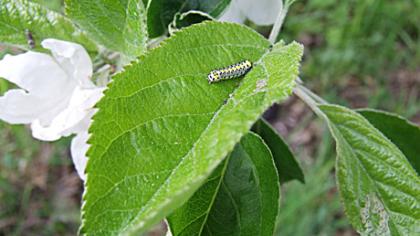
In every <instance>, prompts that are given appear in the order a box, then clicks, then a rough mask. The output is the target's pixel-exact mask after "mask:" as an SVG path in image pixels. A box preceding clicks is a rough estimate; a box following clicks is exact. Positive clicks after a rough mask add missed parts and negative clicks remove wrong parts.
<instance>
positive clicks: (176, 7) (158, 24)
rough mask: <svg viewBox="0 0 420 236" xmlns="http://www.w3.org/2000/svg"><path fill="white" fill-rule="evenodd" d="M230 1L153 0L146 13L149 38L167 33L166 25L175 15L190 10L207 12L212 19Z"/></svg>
mask: <svg viewBox="0 0 420 236" xmlns="http://www.w3.org/2000/svg"><path fill="white" fill-rule="evenodd" d="M230 1H231V0H204V1H203V0H201V1H199V0H187V1H181V0H175V1H174V0H153V1H150V3H149V5H148V11H147V26H148V32H149V34H150V37H152V38H154V37H159V36H161V35H162V34H164V33H165V32H166V31H167V28H168V25H169V24H170V23H171V22H172V21H173V20H174V16H175V15H176V14H177V13H186V12H188V11H191V10H196V11H202V12H207V13H208V14H209V15H211V16H213V17H217V16H219V15H220V14H221V13H222V12H223V10H224V9H225V8H226V7H227V6H228V5H229V3H230Z"/></svg>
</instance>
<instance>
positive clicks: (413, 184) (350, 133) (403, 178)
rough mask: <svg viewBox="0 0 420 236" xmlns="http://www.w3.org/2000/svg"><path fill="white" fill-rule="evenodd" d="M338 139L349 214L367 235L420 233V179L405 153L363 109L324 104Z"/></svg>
mask: <svg viewBox="0 0 420 236" xmlns="http://www.w3.org/2000/svg"><path fill="white" fill-rule="evenodd" d="M320 109H321V110H322V111H323V112H324V113H325V115H326V116H327V119H328V124H329V127H330V129H331V132H332V134H333V136H334V138H335V140H336V142H337V180H338V187H339V191H340V195H341V197H342V199H343V203H344V207H345V211H346V214H347V215H348V217H349V218H350V222H351V223H352V224H353V226H354V227H355V229H356V230H357V231H359V232H360V233H362V234H365V235H390V234H392V235H415V234H416V233H420V232H419V231H418V230H419V225H420V179H419V177H418V176H417V174H416V172H415V171H414V169H413V168H412V166H411V165H410V163H409V162H408V161H407V159H406V158H405V156H404V154H403V153H402V152H401V151H400V150H399V149H398V148H397V147H396V146H395V145H394V144H393V143H392V142H391V141H389V140H388V139H387V138H386V137H385V136H384V135H383V134H382V133H381V132H379V131H378V130H377V129H376V128H375V127H374V126H373V125H371V124H370V123H369V122H368V121H367V120H366V119H365V118H364V117H363V116H361V115H360V114H358V113H356V112H354V111H352V110H350V109H347V108H344V107H340V106H336V105H321V106H320Z"/></svg>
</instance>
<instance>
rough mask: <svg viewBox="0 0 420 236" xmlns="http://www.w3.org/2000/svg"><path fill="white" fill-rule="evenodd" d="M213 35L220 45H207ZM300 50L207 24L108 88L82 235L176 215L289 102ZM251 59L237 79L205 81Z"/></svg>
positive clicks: (96, 128)
mask: <svg viewBox="0 0 420 236" xmlns="http://www.w3.org/2000/svg"><path fill="white" fill-rule="evenodd" d="M211 35H218V37H211ZM301 55H302V47H301V46H300V45H299V44H297V43H292V44H289V45H287V46H286V45H284V44H277V45H275V46H274V47H273V48H272V49H271V50H270V44H269V43H268V41H267V40H266V39H264V38H263V37H261V36H260V35H259V34H257V33H256V32H254V31H252V30H251V29H249V28H246V27H243V26H240V25H236V24H228V23H218V22H207V23H202V24H197V25H194V26H192V27H188V28H185V30H181V31H180V32H178V33H177V34H176V35H175V36H173V37H171V38H169V39H168V40H167V41H165V42H164V43H163V45H162V46H161V47H158V48H156V49H154V50H152V51H151V52H150V53H149V54H147V55H146V56H144V57H141V58H140V59H139V62H138V63H136V64H134V65H132V66H130V67H128V68H126V70H125V71H124V72H122V73H120V74H119V75H117V76H116V77H115V78H114V82H113V83H112V84H111V86H110V88H109V89H108V90H107V91H106V95H105V97H104V98H103V99H102V100H101V101H100V102H99V103H98V105H97V106H98V108H99V111H98V113H97V114H96V115H95V117H94V122H93V125H92V126H91V130H90V131H91V132H92V137H91V140H90V142H91V144H92V146H91V149H90V150H89V152H88V156H89V161H88V166H87V182H86V192H85V196H84V200H85V204H84V206H83V225H82V232H84V233H87V234H117V233H123V234H131V233H134V232H137V231H140V232H141V231H144V230H145V229H147V228H148V227H150V226H151V225H152V224H154V223H156V222H158V221H159V220H160V219H162V218H164V217H165V216H167V215H168V214H169V213H171V212H172V211H173V210H174V209H175V208H177V207H179V206H181V205H182V204H183V203H184V202H185V201H186V200H187V199H188V198H189V197H190V196H191V195H192V194H193V193H194V191H195V190H197V189H198V187H200V185H201V184H202V183H203V182H204V181H205V180H206V179H207V177H208V176H209V175H210V174H211V173H212V171H213V170H214V169H215V168H216V167H217V166H218V165H219V164H220V162H221V161H222V160H223V159H224V158H225V157H226V156H227V154H228V153H229V152H231V151H232V150H233V148H234V146H235V144H236V143H237V142H238V141H239V140H240V138H241V137H242V135H244V134H245V133H246V132H248V130H249V129H250V127H251V126H252V124H253V123H254V122H255V121H256V120H257V119H258V117H259V116H260V114H261V113H262V112H264V110H265V109H266V108H268V107H269V106H270V105H271V104H272V103H274V102H276V101H280V100H282V99H284V98H286V97H287V96H289V95H290V93H291V91H292V89H293V87H294V84H295V83H294V80H295V78H296V76H297V74H298V67H299V61H300V58H301ZM244 59H248V60H250V61H253V62H254V63H255V64H254V68H253V69H252V70H251V71H250V72H249V73H248V74H247V75H246V76H245V78H242V79H236V80H230V81H224V82H220V83H216V84H209V83H208V82H207V74H208V73H209V72H210V71H211V70H213V69H215V68H220V67H222V66H226V65H230V64H233V63H235V62H238V61H241V60H244Z"/></svg>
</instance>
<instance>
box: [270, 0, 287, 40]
mask: <svg viewBox="0 0 420 236" xmlns="http://www.w3.org/2000/svg"><path fill="white" fill-rule="evenodd" d="M281 1H282V0H281ZM282 6H283V7H282V9H281V10H280V12H279V15H278V16H277V19H276V22H275V23H274V25H273V28H272V29H271V32H270V36H269V37H268V41H270V43H272V44H274V43H275V42H276V39H277V35H279V33H280V30H281V26H282V25H283V22H284V19H285V18H286V15H287V12H288V11H289V6H290V4H289V1H286V3H285V4H282Z"/></svg>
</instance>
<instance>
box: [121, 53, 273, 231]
mask: <svg viewBox="0 0 420 236" xmlns="http://www.w3.org/2000/svg"><path fill="white" fill-rule="evenodd" d="M270 52H271V50H267V52H266V53H264V54H263V55H262V56H261V58H260V59H259V60H258V61H257V62H256V63H255V64H258V63H260V62H261V63H262V64H263V63H264V62H263V59H264V57H265V56H266V55H267V54H268V53H270ZM265 75H266V76H265V78H266V79H267V77H268V75H267V74H265ZM244 81H245V80H242V81H241V82H240V84H239V85H238V86H237V87H236V88H235V89H234V90H233V91H232V93H231V94H235V92H236V91H237V90H238V88H240V87H241V85H242V84H243V82H244ZM263 94H264V97H265V96H266V95H267V93H263ZM245 99H246V97H245V98H243V99H241V100H239V101H238V102H237V104H239V103H241V102H243V101H244V100H245ZM227 100H228V102H227V103H226V104H228V103H229V101H232V100H233V96H232V97H229V98H228V99H227ZM226 104H222V105H221V106H220V108H219V109H217V110H216V112H215V113H214V115H213V117H212V118H211V120H210V122H209V124H208V125H207V126H206V128H205V129H204V130H203V131H202V132H201V134H200V136H199V137H198V138H197V140H196V141H195V142H194V144H193V145H192V148H190V149H189V151H188V152H187V153H186V154H185V155H183V156H182V158H181V159H180V161H179V162H178V164H177V165H176V166H175V168H174V169H172V171H171V173H170V174H169V175H168V177H167V178H166V179H165V181H164V182H163V184H162V185H160V186H159V188H158V189H157V190H156V191H155V192H154V193H153V195H152V196H151V197H150V198H149V200H147V201H146V204H145V205H144V206H143V207H142V208H141V210H140V211H139V212H138V213H137V215H136V216H135V217H134V219H133V220H132V221H131V222H130V223H128V224H127V225H126V227H124V228H123V229H122V232H125V231H126V230H127V229H129V227H131V225H132V223H133V221H135V220H136V219H137V217H138V216H139V215H140V214H142V213H143V212H144V209H147V208H148V207H149V206H150V204H151V201H150V199H153V198H154V197H155V196H156V194H157V193H160V192H161V191H162V188H163V187H164V186H166V185H167V184H168V181H169V180H170V178H171V176H173V173H174V172H175V171H176V170H178V168H179V167H180V166H181V165H182V163H184V161H185V158H186V157H187V156H188V155H189V154H190V153H191V152H192V151H193V150H194V149H195V147H196V145H197V143H198V142H199V141H201V139H202V136H203V134H205V133H206V131H207V130H208V129H209V127H211V125H212V124H213V122H214V120H215V118H216V117H217V116H218V115H219V113H220V111H222V109H223V107H224V106H226ZM210 169H212V168H210ZM202 179H203V176H198V177H197V178H195V179H194V180H192V181H191V185H194V184H195V183H197V182H199V181H201V180H202ZM188 190H189V189H188ZM185 191H187V190H185ZM177 194H178V192H176V193H175V194H174V195H177ZM146 219H147V217H146Z"/></svg>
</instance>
